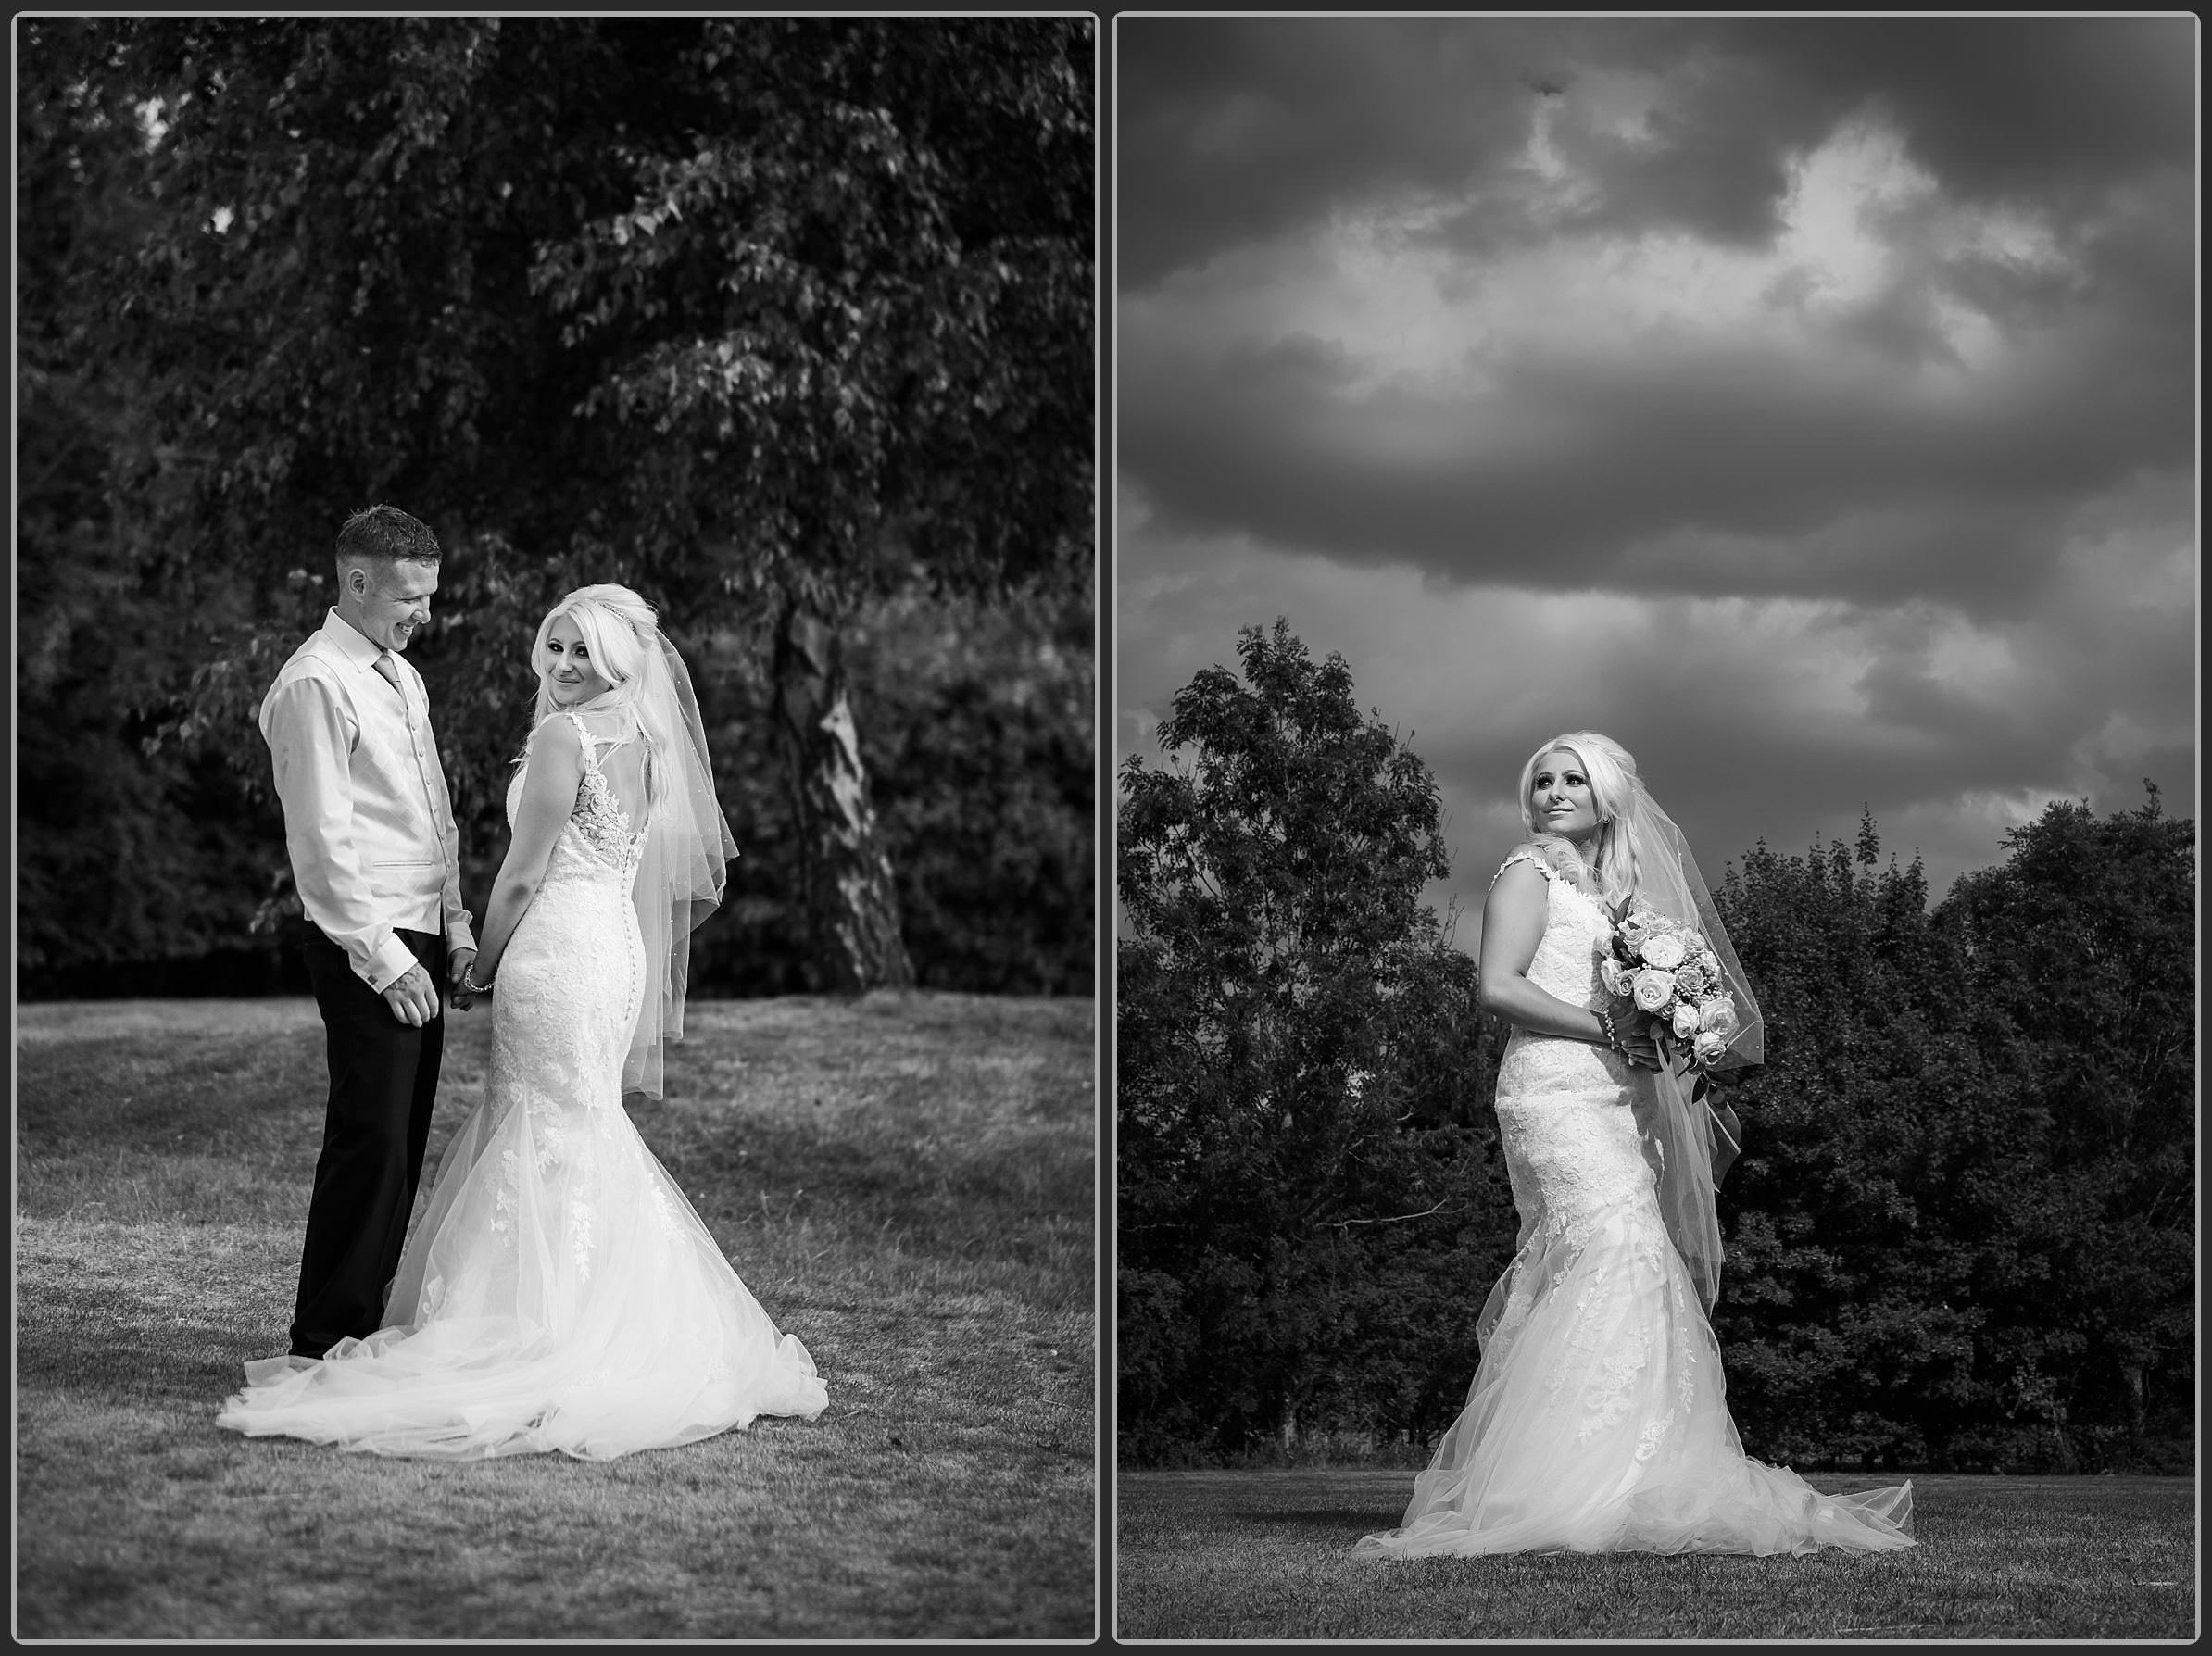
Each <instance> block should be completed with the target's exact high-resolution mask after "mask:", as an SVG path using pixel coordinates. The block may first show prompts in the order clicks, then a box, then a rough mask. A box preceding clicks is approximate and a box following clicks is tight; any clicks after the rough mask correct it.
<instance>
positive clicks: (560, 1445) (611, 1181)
mask: <svg viewBox="0 0 2212 1656" xmlns="http://www.w3.org/2000/svg"><path fill="white" fill-rule="evenodd" d="M569 717H570V718H572V719H574V720H575V722H576V726H577V730H578V734H580V735H582V736H583V737H584V777H583V780H582V783H581V784H580V785H579V787H578V790H577V796H576V808H575V812H574V815H573V816H572V819H571V820H570V822H568V823H567V824H566V826H564V827H563V828H562V830H561V834H560V838H559V841H558V842H557V843H556V844H555V846H554V847H553V852H552V856H551V858H550V859H549V860H548V861H547V867H546V873H545V878H544V880H543V882H542V883H541V884H540V885H539V887H538V891H537V895H536V897H534V899H533V901H532V902H531V905H530V907H529V909H528V910H527V911H526V912H525V913H524V914H523V916H522V922H521V923H520V924H519V925H517V926H516V928H515V931H514V935H513V938H512V939H511V941H510V942H509V945H508V948H507V952H506V955H505V957H504V958H503V959H502V960H501V961H500V963H499V971H498V986H497V992H496V995H495V996H494V997H493V998H492V1002H491V1006H492V1061H491V1072H490V1075H489V1079H488V1081H487V1084H486V1085H485V1089H484V1101H483V1102H482V1103H481V1104H480V1105H478V1106H477V1108H476V1110H474V1112H473V1113H471V1115H470V1116H469V1118H468V1120H467V1121H466V1122H464V1123H462V1125H461V1127H460V1130H459V1132H458V1133H457V1134H456V1135H454V1139H453V1142H452V1144H451V1146H450V1147H448V1148H447V1149H446V1155H445V1158H444V1160H443V1161H442V1162H441V1163H440V1165H439V1168H438V1175H437V1180H436V1183H435V1184H434V1186H433V1188H432V1191H431V1196H430V1200H429V1203H428V1205H427V1206H426V1207H425V1209H424V1211H423V1214H422V1219H421V1223H420V1224H419V1225H418V1226H417V1227H416V1230H415V1232H414V1234H413V1236H410V1237H409V1238H408V1245H407V1248H406V1251H405V1252H404V1254H403V1255H402V1256H401V1259H400V1263H399V1270H398V1273H397V1274H396V1277H395V1278H394V1280H393V1284H392V1291H391V1297H390V1298H389V1299H388V1301H387V1302H386V1304H385V1308H384V1320H385V1324H386V1326H384V1327H383V1328H381V1329H379V1330H378V1331H377V1332H376V1333H374V1334H372V1335H371V1336H369V1337H368V1338H367V1339H365V1340H343V1341H340V1342H339V1344H337V1345H336V1346H333V1348H332V1349H330V1351H329V1352H328V1353H327V1354H326V1355H325V1356H324V1358H323V1359H322V1360H321V1361H312V1362H310V1361H306V1360H303V1359H298V1358H273V1359H270V1360H268V1361H257V1362H249V1363H247V1364H246V1365H245V1372H246V1379H247V1385H246V1388H245V1391H243V1392H241V1393H239V1394H237V1395H236V1396H234V1397H233V1398H232V1399H230V1401H229V1402H228V1403H227V1404H226V1405H225V1406H224V1408H223V1410H222V1411H221V1412H220V1415H219V1416H218V1417H217V1418H218V1421H219V1423H220V1424H222V1425H225V1426H228V1427H230V1428H231V1429H233V1431H238V1432H243V1433H245V1434H247V1435H248V1436H270V1435H282V1436H291V1437H304V1438H307V1439H309V1440H311V1441H313V1442H317V1443H329V1444H335V1445H337V1446H339V1447H341V1448H344V1449H364V1450H368V1451H371V1452H372V1453H376V1454H383V1455H424V1456H449V1457H457V1458H475V1457H482V1456H490V1455H512V1454H528V1453H533V1452H536V1451H542V1450H548V1449H559V1450H560V1451H562V1452H563V1453H566V1454H570V1455H574V1456H577V1457H579V1458H580V1459H584V1460H607V1459H610V1458H612V1457H614V1456H616V1455H623V1454H628V1453H629V1452H631V1451H632V1450H634V1449H653V1448H660V1447H665V1446H668V1445H672V1444H680V1443H689V1442H692V1441H694V1440H696V1439H698V1438H702V1437H707V1436H712V1435H713V1434H715V1433H717V1432H721V1431H723V1430H726V1429H727V1428H729V1427H732V1426H743V1425H746V1424H749V1423H750V1422H751V1421H752V1420H753V1418H754V1417H755V1416H756V1415H760V1414H786V1415H803V1416H806V1417H808V1418H811V1417H812V1416H814V1415H816V1414H818V1413H820V1412H821V1411H822V1409H823V1405H824V1403H825V1402H826V1401H827V1395H826V1393H825V1391H824V1388H823V1383H822V1381H821V1379H820V1378H819V1377H818V1376H817V1375H816V1374H815V1370H814V1363H813V1360H812V1358H811V1357H810V1356H809V1355H808V1353H807V1349H806V1348H805V1347H804V1346H802V1345H801V1344H799V1342H798V1340H797V1339H796V1338H794V1337H793V1336H790V1335H784V1334H779V1333H778V1332H777V1330H776V1327H775V1324H773V1323H772V1322H771V1321H770V1320H769V1317H768V1313H767V1312H766V1311H762V1310H761V1309H760V1303H759V1302H758V1301H757V1300H755V1299H754V1298H753V1296H752V1295H751V1293H750V1292H748V1290H747V1288H746V1286H745V1284H744V1283H743V1282H741V1281H740V1280H739V1279H738V1276H737V1273H736V1272H735V1271H734V1270H732V1269H731V1267H730V1263H729V1261H727V1260H725V1259H724V1258H723V1254H722V1249H721V1248H719V1247H718V1246H717V1245H716V1244H715V1241H714V1238H713V1236H712V1235H711V1234H710V1232H709V1231H708V1229H707V1227H706V1226H705V1224H703V1223H701V1222H700V1220H699V1217H698V1214H697V1213H695V1212H694V1211H692V1209H691V1206H690V1204H689V1203H688V1202H686V1201H685V1199H684V1194H683V1192H682V1191H681V1190H680V1189H678V1188H677V1186H676V1184H675V1182H674V1181H673V1180H672V1179H671V1178H670V1177H669V1176H668V1173H666V1172H665V1171H664V1170H663V1169H662V1168H661V1166H660V1162H659V1161H657V1160H655V1159H654V1157H653V1154H652V1152H651V1151H650V1150H648V1149H647V1148H646V1145H645V1141H644V1140H643V1139H642V1138H640V1137H639V1136H638V1134H637V1129H636V1128H635V1127H634V1126H632V1125H631V1123H630V1118H629V1116H628V1114H627V1113H626V1112H625V1111H624V1110H623V1107H622V1091H621V1086H622V1060H623V1056H624V1054H625V1052H626V1051H627V1049H628V1048H629V1045H630V1035H631V1031H632V1028H633V1026H634V1025H635V1021H636V1018H637V1015H638V1010H639V1003H640V1000H641V998H642V996H643V993H644V982H645V976H644V955H643V946H642V943H641V941H640V938H639V932H638V923H637V915H636V910H635V908H634V906H633V904H632V901H631V884H632V881H633V879H634V877H635V873H636V870H637V858H638V852H639V849H640V847H642V845H643V841H644V835H643V834H642V833H633V832H632V830H631V825H630V822H629V821H628V819H627V818H626V817H625V816H624V814H623V812H622V809H621V808H620V806H619V805H618V804H617V801H616V795H615V792H614V790H613V788H612V787H611V786H610V783H609V781H608V778H607V776H606V774H605V773H604V772H603V770H602V769H601V766H602V762H603V759H602V757H601V756H600V755H598V754H597V753H596V752H595V747H596V746H608V745H607V744H606V743H605V741H604V739H603V738H602V739H601V740H600V741H599V742H598V743H597V744H595V741H594V738H593V737H592V735H591V734H590V732H589V731H588V730H587V729H586V727H585V725H584V721H583V720H581V719H576V718H575V715H573V714H571V715H569ZM610 751H611V749H610ZM521 783H522V779H521V777H519V776H518V777H517V778H516V781H515V785H514V788H512V789H510V790H509V795H508V818H509V824H510V825H511V823H512V822H513V818H514V809H515V800H516V797H517V794H518V792H519V789H520V787H521Z"/></svg>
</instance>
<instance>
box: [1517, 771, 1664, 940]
mask: <svg viewBox="0 0 2212 1656" xmlns="http://www.w3.org/2000/svg"><path fill="white" fill-rule="evenodd" d="M1562 748H1565V750H1566V751H1567V752H1569V753H1571V754H1573V755H1574V756H1575V758H1576V759H1578V760H1580V761H1581V764H1582V773H1583V775H1585V776H1587V777H1588V778H1589V779H1590V803H1591V804H1592V805H1594V806H1595V807H1596V808H1597V812H1598V832H1597V834H1596V837H1595V838H1593V839H1592V840H1591V841H1590V849H1589V850H1587V851H1577V856H1579V857H1580V858H1581V859H1582V863H1583V866H1584V867H1586V868H1587V869H1589V871H1590V878H1591V879H1593V880H1594V881H1596V883H1597V886H1598V891H1599V894H1600V895H1601V896H1602V897H1603V898H1604V899H1605V901H1606V903H1607V904H1608V905H1610V906H1611V907H1612V908H1613V909H1614V910H1615V911H1616V912H1617V911H1620V910H1625V909H1626V908H1627V906H1628V900H1629V898H1631V897H1634V896H1635V895H1636V892H1637V888H1638V886H1639V884H1640V875H1641V872H1642V871H1641V869H1640V866H1639V863H1638V859H1637V847H1636V842H1635V836H1634V835H1633V834H1630V833H1629V832H1628V801H1629V800H1630V799H1631V798H1633V797H1635V795H1636V793H1637V791H1638V790H1639V789H1640V788H1641V787H1642V786H1643V781H1642V779H1641V778H1640V777H1639V776H1638V775H1637V773H1636V756H1635V755H1634V754H1632V753H1630V752H1629V751H1628V749H1627V748H1626V747H1623V746H1621V745H1620V744H1619V743H1618V742H1615V740H1614V739H1613V738H1612V737H1611V736H1607V735H1601V734H1599V733H1598V732H1596V731H1594V730H1578V731H1571V732H1569V733H1568V734H1565V735H1564V736H1553V737H1552V739H1551V740H1550V741H1549V742H1546V743H1544V744H1542V745H1541V746H1539V747H1538V748H1537V750H1536V751H1535V752H1534V753H1532V754H1530V755H1529V756H1528V762H1527V764H1525V765H1523V766H1522V767H1521V826H1522V827H1524V828H1526V829H1527V831H1528V834H1529V837H1530V838H1532V839H1535V840H1539V841H1541V842H1543V843H1545V844H1555V843H1560V840H1559V835H1557V834H1552V833H1549V832H1547V831H1545V830H1544V829H1542V828H1540V827H1539V826H1537V821H1536V807H1535V806H1534V805H1533V804H1532V803H1531V802H1530V799H1529V794H1530V790H1532V789H1533V788H1534V787H1535V785H1536V770H1537V767H1538V766H1539V765H1540V764H1542V763H1543V761H1544V756H1545V755H1546V754H1548V753H1556V752H1558V751H1559V750H1560V749H1562Z"/></svg>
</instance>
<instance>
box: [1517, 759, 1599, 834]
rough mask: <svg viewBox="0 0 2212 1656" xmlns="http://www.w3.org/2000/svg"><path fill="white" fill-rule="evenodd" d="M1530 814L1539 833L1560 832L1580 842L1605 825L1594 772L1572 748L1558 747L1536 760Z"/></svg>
mask: <svg viewBox="0 0 2212 1656" xmlns="http://www.w3.org/2000/svg"><path fill="white" fill-rule="evenodd" d="M1528 814H1529V815H1530V816H1531V817H1533V818H1534V819H1535V820H1536V826H1537V831H1538V832H1539V833H1541V834H1558V835H1559V836H1560V837H1561V838H1562V839H1566V840H1572V841H1573V842H1574V843H1575V844H1576V845H1581V844H1583V843H1584V842H1585V841H1587V840H1588V839H1589V838H1590V836H1591V835H1592V834H1596V833H1597V831H1598V829H1599V828H1600V827H1601V826H1602V824H1601V823H1600V822H1599V820H1598V802H1597V797H1596V795H1595V794H1593V793H1592V792H1591V790H1590V772H1588V771H1587V770H1585V769H1584V768H1583V765H1582V761H1581V760H1580V759H1577V758H1576V757H1575V755H1574V754H1573V752H1571V751H1570V750H1569V749H1567V748H1565V747H1554V748H1553V749H1552V751H1551V752H1549V753H1547V754H1545V755H1544V757H1543V758H1541V759H1538V760H1537V761H1536V773H1535V774H1534V775H1533V776H1531V777H1530V778H1529V779H1528Z"/></svg>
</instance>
